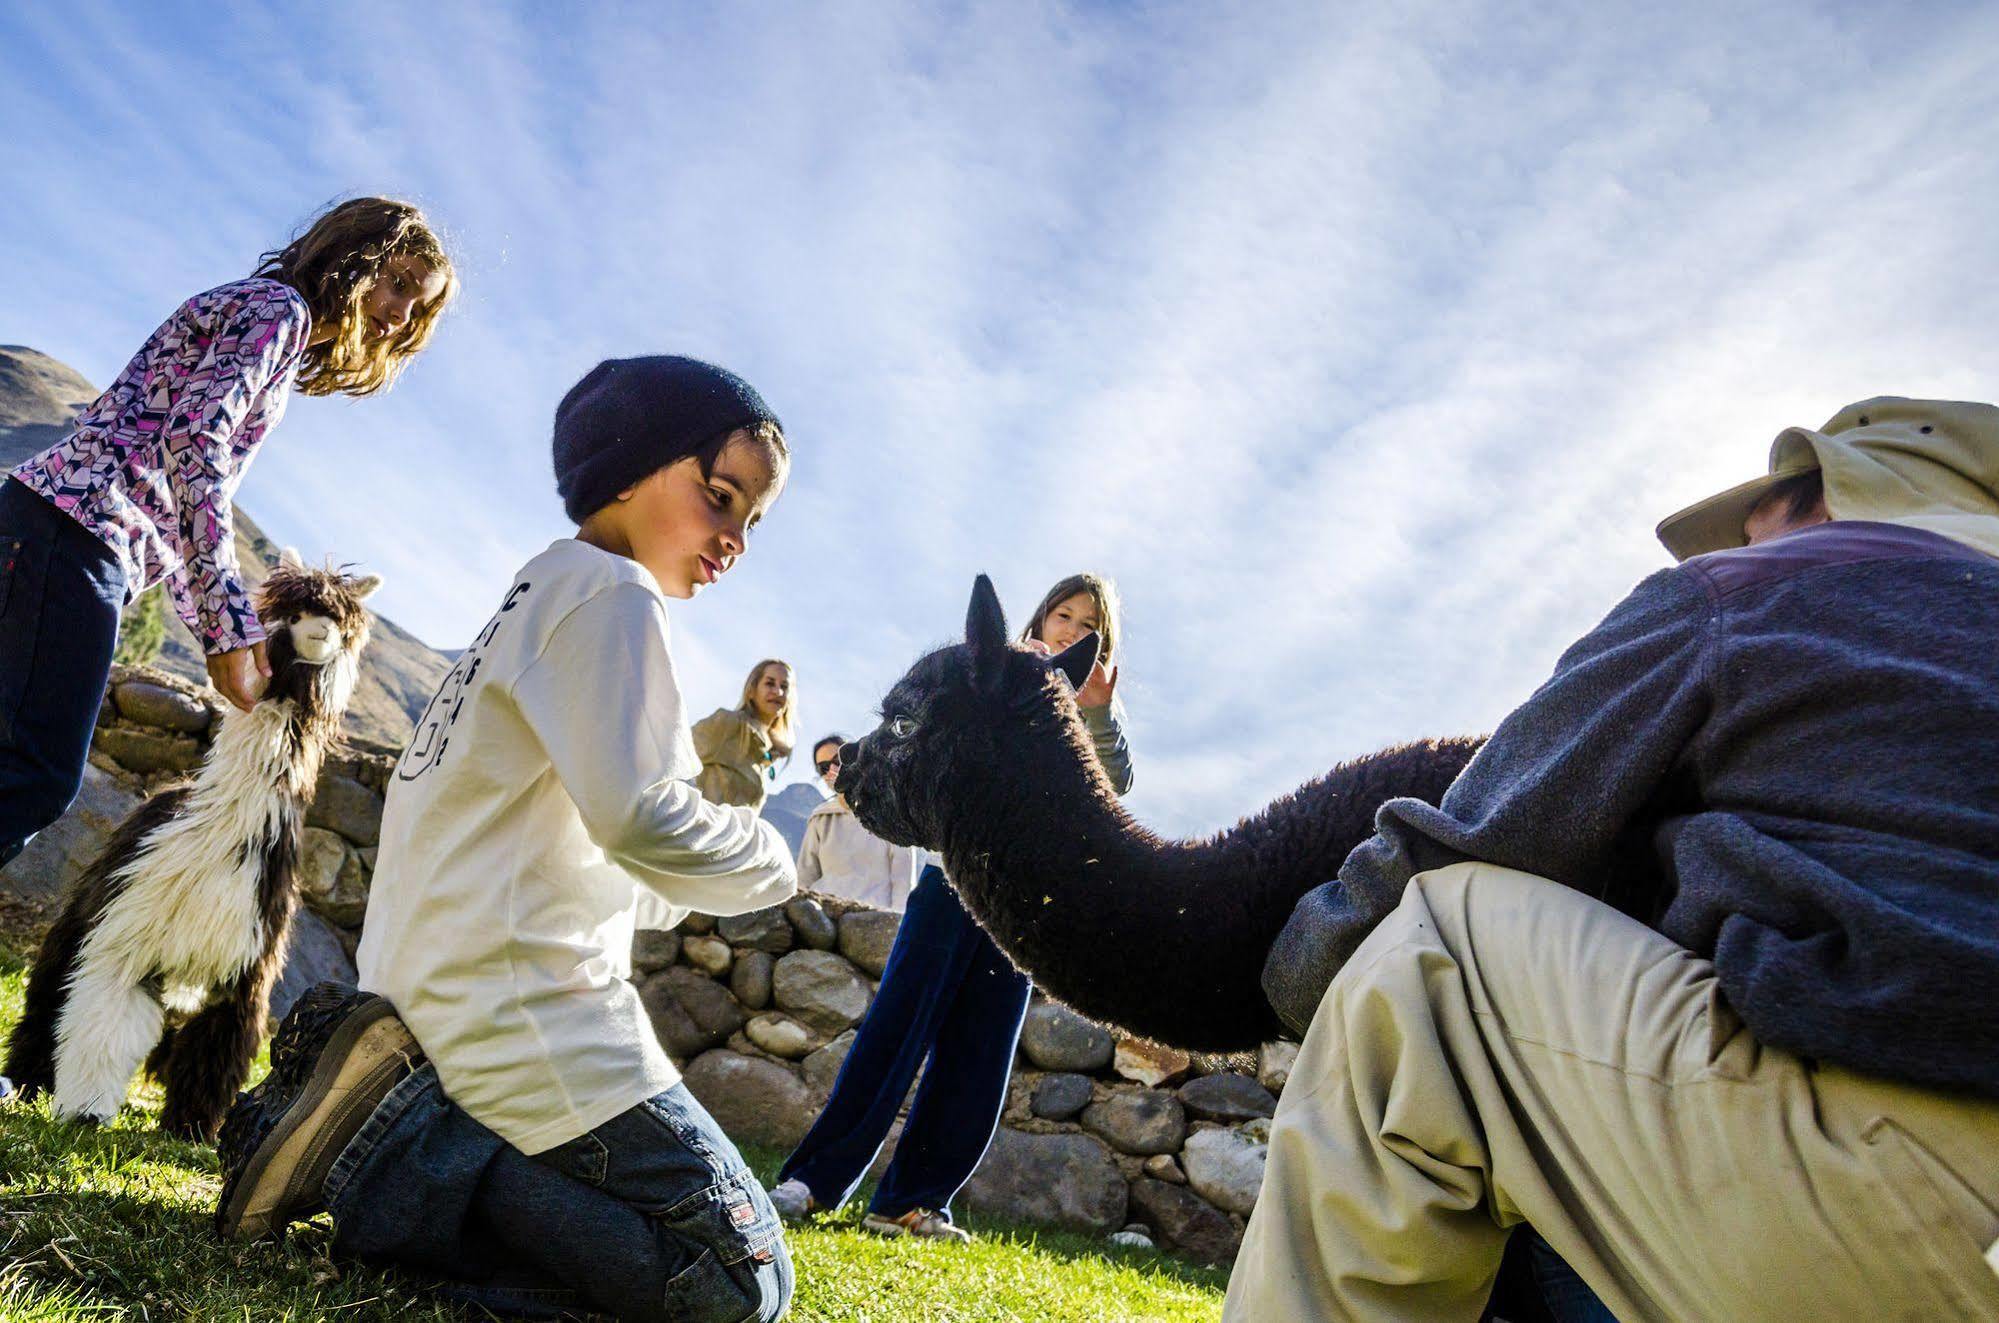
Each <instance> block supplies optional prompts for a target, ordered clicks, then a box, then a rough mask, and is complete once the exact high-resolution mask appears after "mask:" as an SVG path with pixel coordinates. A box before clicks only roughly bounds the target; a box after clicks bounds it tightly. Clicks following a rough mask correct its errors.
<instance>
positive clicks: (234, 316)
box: [14, 279, 312, 653]
mask: <svg viewBox="0 0 1999 1323" xmlns="http://www.w3.org/2000/svg"><path fill="white" fill-rule="evenodd" d="M311 330H312V312H311V309H310V308H308V307H307V305H306V301H305V298H304V296H303V295H301V294H300V293H299V292H298V291H297V290H295V289H293V288H292V287H291V286H289V285H285V284H281V283H280V282H278V281H275V280H257V279H251V280H236V281H231V282H230V283H229V284H227V285H220V286H217V287H216V288H215V289H211V290H209V291H207V292H206V293H203V294H197V295H195V296H194V297H193V298H191V299H189V300H188V301H187V302H186V303H183V304H181V306H180V307H179V308H177V309H176V310H175V311H174V314H173V316H171V317H169V318H167V320H166V322H165V324H163V325H162V326H161V327H160V329H158V330H157V331H154V332H153V334H152V337H151V338H150V339H148V340H147V341H146V343H145V345H144V346H143V347H141V348H140V350H139V352H138V353H137V354H135V355H133V357H132V361H131V362H130V363H127V364H126V365H125V370H124V371H123V372H121V373H119V374H118V379H117V380H116V381H114V382H112V383H111V386H110V388H109V389H108V390H106V391H105V392H104V393H103V394H102V395H100V396H98V397H97V400H96V402H95V403H93V404H92V405H91V406H90V407H89V408H87V409H85V410H84V411H83V412H82V413H81V414H79V415H78V416H77V420H76V424H75V426H74V427H72V428H71V429H70V434H69V435H68V436H67V437H65V438H63V440H62V441H60V442H58V443H57V444H56V445H54V446H51V447H50V448H49V449H47V450H45V451H43V452H42V453H41V454H39V455H37V456H35V457H34V458H33V459H31V460H28V461H27V462H26V463H24V464H22V465H21V466H20V467H19V468H17V469H15V470H14V477H15V478H17V479H19V480H20V481H21V482H23V483H26V484H27V486H28V487H29V488H30V489H32V490H33V491H34V492H35V493H37V494H38V495H40V496H41V497H42V498H43V499H44V500H47V501H48V502H50V503H51V504H53V505H54V506H56V508H57V509H60V510H62V511H63V512H64V513H65V514H67V515H69V516H70V517H71V518H73V519H75V520H76V521H77V522H78V523H80V524H82V525H83V526H84V527H85V528H87V529H89V530H90V531H91V532H92V533H94V534H96V535H97V537H98V538H99V539H100V540H102V541H103V543H104V544H105V545H106V546H107V547H109V548H110V549H111V550H112V552H113V553H114V554H115V555H116V556H117V557H118V559H119V562H120V564H122V565H123V566H124V569H125V593H126V600H127V601H130V600H131V599H132V598H133V597H136V596H138V595H139V593H140V592H142V591H144V590H145V589H146V588H148V587H150V586H151V585H152V584H154V583H156V582H158V581H159V580H161V579H165V580H166V581H167V592H168V594H169V595H170V596H171V597H172V599H173V604H174V610H175V611H176V612H178V613H179V615H180V618H181V619H182V620H185V621H186V622H187V625H188V628H189V629H191V630H193V631H194V634H195V637H196V638H198V639H200V640H201V641H202V646H203V647H204V648H205V649H206V650H207V651H208V652H210V653H218V652H228V651H231V650H232V649H236V648H245V647H248V646H250V644H252V643H255V642H257V641H258V640H260V639H262V638H263V637H264V629H263V626H262V625H261V624H260V623H259V622H258V620H257V612H256V608H255V607H254V606H252V605H251V601H250V594H249V592H248V590H247V589H246V588H245V586H244V583H243V577H242V574H241V572H240V571H239V570H238V568H237V564H236V534H235V528H234V522H235V521H234V516H233V514H232V512H231V510H230V505H229V503H230V500H231V498H232V497H233V496H234V495H235V492H236V487H237V484H238V483H240V482H242V480H243V474H244V472H245V471H246V470H247V469H248V468H249V467H250V460H251V458H252V457H253V456H254V455H255V453H256V449H257V444H258V443H259V442H260V441H262V440H263V439H264V434H265V433H266V432H268V431H270V430H271V428H273V427H275V426H277V423H278V420H279V419H280V418H282V417H283V416H284V412H285V401H286V400H287V399H288V398H289V397H290V395H291V386H292V378H293V376H294V375H295V374H296V373H297V371H298V365H299V356H300V355H301V354H302V353H304V351H305V342H306V337H307V336H308V335H309V334H310V332H311Z"/></svg>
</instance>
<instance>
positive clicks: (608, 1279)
mask: <svg viewBox="0 0 1999 1323" xmlns="http://www.w3.org/2000/svg"><path fill="white" fill-rule="evenodd" d="M326 1201H327V1206H328V1208H329V1209H331V1211H332V1213H333V1225H334V1247H335V1248H336V1249H338V1250H340V1251H342V1252H344V1253H348V1254H352V1255H354V1256H355V1257H358V1258H361V1259H364V1260H367V1261H370V1262H374V1263H383V1264H388V1265H393V1266H395V1267H398V1268H402V1269H405V1270H407V1271H411V1272H414V1273H417V1274H419V1275H422V1276H426V1277H429V1278H432V1279H435V1280H436V1281H437V1283H438V1285H439V1287H440V1289H441V1290H443V1291H444V1292H445V1293H446V1294H448V1295H451V1296H453V1297H455V1298H457V1299H460V1300H464V1301H467V1302H469V1303H472V1304H476V1305H480V1306H482V1307H484V1308H486V1309H489V1310H492V1311H493V1312H494V1313H497V1314H505V1315H513V1316H516V1317H525V1318H568V1317H576V1316H578V1315H586V1314H590V1313H593V1312H601V1313H605V1314H612V1315H615V1316H616V1317H618V1318H621V1319H637V1320H646V1319H658V1320H669V1319H670V1320H674V1323H771V1320H774V1319H776V1318H778V1317H780V1316H782V1315H783V1313H784V1312H785V1309H786V1308H787V1306H788V1305H789V1304H790V1301H791V1290H792V1274H791V1260H790V1258H789V1256H788V1255H787V1254H786V1252H785V1246H784V1234H783V1229H782V1227H781V1226H780V1225H779V1223H778V1218H777V1213H776V1211H775V1210H774V1209H772V1207H771V1206H770V1200H769V1199H768V1198H767V1197H766V1196H765V1194H764V1191H763V1187H762V1186H760V1185H759V1184H758V1183H757V1180H756V1178H755V1177H754V1176H752V1175H751V1174H750V1172H749V1169H748V1168H747V1167H745V1166H744V1165H743V1159H742V1157H741V1155H740V1154H738V1153H737V1151H736V1147H735V1145H734V1144H732V1143H730V1142H729V1139H728V1136H726V1135H724V1134H723V1133H722V1130H721V1127H720V1126H718V1125H716V1124H715V1121H714V1118H712V1117H710V1116H709V1115H708V1113H707V1111H706V1110H704V1109H703V1108H702V1106H701V1104H700V1103H698V1102H696V1101H695V1100H694V1096H693V1095H692V1094H690V1093H688V1092H687V1089H686V1087H685V1086H684V1085H679V1084H676V1085H674V1086H673V1087H672V1088H671V1089H668V1090H667V1091H666V1092H664V1093H662V1094H659V1095H658V1096H656V1097H653V1098H648V1099H647V1100H646V1101H644V1102H642V1103H640V1104H639V1105H638V1106H636V1107H634V1108H632V1109H630V1110H629V1111H626V1112H623V1113H621V1114H619V1115H618V1116H616V1117H613V1118H612V1119H611V1120H610V1121H608V1122H606V1123H605V1124H603V1125H601V1126H598V1127H597V1128H596V1129H595V1130H592V1131H590V1132H588V1133H587V1134H584V1135H582V1136H580V1137H579V1138H577V1139H574V1140H571V1141H570V1142H569V1143H567V1144H562V1145H559V1146H557V1147H556V1148H553V1149H550V1150H549V1151H547V1152H545V1153H538V1154H536V1155H534V1156H533V1157H528V1156H526V1155H524V1154H522V1153H521V1152H520V1151H519V1150H518V1149H515V1148H514V1147H513V1146H512V1145H510V1144H508V1143H507V1142H506V1141H505V1140H502V1139H501V1138H500V1137H499V1136H498V1135H496V1134H494V1133H493V1132H492V1131H490V1130H488V1129H487V1128H486V1127H485V1126H483V1125H481V1124H479V1122H477V1121H475V1120H473V1119H472V1118H471V1117H470V1116H468V1115H466V1113H465V1112H464V1111H463V1110H461V1109H460V1108H459V1107H458V1106H456V1105H455V1104H454V1103H452V1101H451V1100H450V1099H449V1098H447V1097H445V1096H444V1090H443V1089H442V1088H441V1087H439V1085H438V1083H437V1071H436V1068H435V1067H433V1066H431V1065H429V1064H428V1063H426V1064H425V1065H424V1066H423V1067H422V1068H420V1069H419V1070H417V1071H416V1072H415V1073H413V1074H412V1075H410V1076H409V1078H407V1079H405V1080H404V1081H403V1082H402V1083H401V1084H399V1085H397V1086H396V1087H395V1089H394V1090H392V1091H391V1092H390V1094H389V1096H388V1097H387V1098H385V1099H383V1100H382V1103H381V1105H380V1106H378V1107H377V1108H376V1109H375V1111H374V1114H373V1115H372V1116H370V1117H369V1118H368V1121H367V1124H366V1125H364V1126H363V1127H362V1129H361V1131H360V1132H359V1133H358V1134H356V1135H355V1137H354V1139H353V1140H352V1141H351V1142H349V1144H348V1145H347V1147H346V1148H345V1149H344V1150H342V1152H341V1154H340V1157H339V1159H338V1160H337V1161H336V1162H335V1163H334V1166H333V1170H332V1172H331V1173H330V1174H329V1176H328V1177H327V1181H326Z"/></svg>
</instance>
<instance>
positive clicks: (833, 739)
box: [812, 731, 847, 758]
mask: <svg viewBox="0 0 1999 1323" xmlns="http://www.w3.org/2000/svg"><path fill="white" fill-rule="evenodd" d="M846 743H847V737H846V736H845V735H842V734H840V733H839V732H838V731H835V732H833V733H832V734H831V735H821V736H820V737H819V738H818V739H816V740H814V741H812V756H813V757H815V758H816V757H818V756H819V749H820V747H821V746H822V745H827V744H838V745H842V746H844V745H845V744H846Z"/></svg>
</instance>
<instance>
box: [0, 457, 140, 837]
mask: <svg viewBox="0 0 1999 1323" xmlns="http://www.w3.org/2000/svg"><path fill="white" fill-rule="evenodd" d="M124 607H125V571H124V569H123V568H122V567H121V566H120V565H119V564H118V558H117V557H116V556H113V555H112V554H111V549H110V548H109V547H106V546H105V545H104V544H103V543H102V542H100V541H98V540H97V538H96V536H95V535H93V534H92V533H91V532H90V530H88V529H86V528H85V527H84V526H83V525H81V524H79V523H77V522H76V521H75V520H74V519H71V518H70V517H69V516H68V515H66V514H64V513H63V512H62V511H60V510H58V509H56V508H55V507H54V506H53V505H50V504H49V503H48V502H47V501H45V500H43V499H42V498H41V497H39V496H37V495H35V493H33V492H31V491H29V490H28V489H27V488H26V487H23V486H22V485H21V484H20V483H18V482H15V481H14V480H13V479H11V478H0V864H5V863H6V862H7V861H8V860H10V859H12V858H13V857H14V856H15V855H17V854H19V853H20V852H21V847H22V846H24V845H26V844H27V843H28V839H29V838H30V837H32V836H33V835H34V834H35V833H36V832H38V831H40V830H41V829H42V828H44V827H46V826H48V825H49V824H50V823H52V822H54V821H55V820H56V819H57V818H59V817H61V816H62V815H63V810H64V809H66V808H68V807H69V804H70V801H71V800H73V799H75V798H76V792H77V789H78V788H79V787H80V786H81V785H82V784H83V763H84V759H85V758H86V757H88V756H89V753H90V734H91V731H92V730H94V729H95V728H96V726H97V709H98V707H99V706H100V705H101V704H102V703H103V702H104V681H105V679H106V677H108V676H109V675H110V674H111V654H112V653H113V651H115V650H116V648H117V646H118V616H119V613H120V612H121V611H122V610H124Z"/></svg>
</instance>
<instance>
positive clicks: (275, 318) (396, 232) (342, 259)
mask: <svg viewBox="0 0 1999 1323" xmlns="http://www.w3.org/2000/svg"><path fill="white" fill-rule="evenodd" d="M457 283H458V282H457V277H456V275H455V274H454V273H453V271H452V266H451V261H450V259H449V258H448V257H446V256H445V253H444V249H443V246H442V245H441V244H440V243H439V241H438V238H437V235H436V233H435V232H434V231H433V230H432V229H431V227H430V225H429V223H428V222H427V221H425V219H424V216H423V213H422V212H421V211H419V210H417V209H416V208H415V207H413V206H411V205H410V204H409V203H407V202H397V201H393V200H391V199H389V198H375V197H369V198H356V199H354V200H353V201H350V202H343V203H340V204H339V205H337V206H335V207H333V208H331V209H330V210H328V211H327V212H325V213H324V214H323V215H321V216H319V217H318V218H317V219H316V220H314V221H313V222H312V224H311V225H309V226H308V227H307V228H306V230H305V232H304V233H303V234H301V235H300V236H299V237H298V238H296V239H294V240H293V241H292V242H291V243H289V244H287V245H286V246H285V247H283V248H279V249H275V250H273V251H271V252H268V253H265V254H264V255H263V257H262V259H261V260H260V261H259V263H258V266H257V269H256V271H255V272H254V273H253V274H252V275H251V276H249V277H248V278H247V279H243V280H234V281H231V282H229V283H228V284H226V285H219V286H217V287H216V288H214V289H211V290H206V291H204V292H202V293H200V294H196V295H195V296H194V297H193V298H191V299H189V300H187V301H186V302H185V303H183V304H181V305H180V306H179V307H178V308H176V309H175V310H174V312H173V315H172V316H170V317H169V318H167V320H166V321H165V322H164V323H163V324H162V325H161V326H160V327H159V329H158V330H156V331H154V332H153V334H152V335H151V337H149V338H148V339H147V341H146V343H145V344H144V345H142V346H140V348H139V352H138V353H137V354H135V355H133V357H132V360H131V362H129V363H127V364H126V365H125V368H124V370H123V371H122V372H120V373H119V374H118V377H117V379H116V380H115V381H113V382H112V383H111V385H110V387H109V388H108V389H106V390H105V392H104V393H103V394H102V395H100V396H98V397H97V399H96V401H95V402H94V403H92V404H91V405H90V406H89V407H88V408H86V409H85V410H84V411H83V412H82V413H81V414H79V415H78V417H77V419H76V422H75V424H74V425H73V426H72V427H71V428H70V431H69V434H68V435H67V436H65V437H64V438H63V439H62V440H61V441H59V442H58V443H56V444H55V445H54V446H51V447H50V448H49V449H48V450H45V451H43V452H42V453H41V454H39V455H36V456H35V457H34V458H32V459H30V460H28V461H27V462H25V463H23V464H22V465H20V467H18V468H16V469H15V470H14V472H13V474H12V475H11V478H4V479H0V864H4V863H6V861H7V860H9V859H11V858H13V857H14V856H15V855H16V854H18V853H19V852H20V850H21V847H22V846H23V845H24V844H26V843H27V841H28V838H29V837H31V836H33V835H34V834H35V833H36V832H38V831H40V830H41V829H42V828H44V827H46V826H48V825H49V824H50V823H52V822H54V821H55V820H56V819H57V818H59V817H61V816H62V813H63V810H64V809H66V808H68V807H69V803H70V800H72V799H73V798H75V796H76V792H77V789H78V787H79V786H80V785H81V784H82V777H83V764H84V758H85V755H86V754H87V753H88V752H89V750H90V733H91V730H92V727H93V726H94V724H95V722H96V716H97V710H98V706H99V704H100V703H101V702H102V700H103V697H104V682H105V680H106V678H107V677H108V676H109V675H110V671H111V656H112V651H113V648H114V647H115V645H116V643H117V639H118V620H119V615H120V613H121V612H122V610H123V609H124V607H125V605H126V603H128V602H130V601H131V600H132V599H133V598H134V597H137V596H138V595H139V593H141V592H142V591H144V590H145V589H146V588H147V587H149V586H150V585H152V584H153V583H156V582H158V581H160V580H162V579H164V580H165V581H166V584H167V592H168V594H169V596H170V597H171V598H172V601H173V605H174V610H175V611H176V612H178V613H179V615H180V617H181V619H183V620H185V621H186V622H187V625H188V628H189V629H190V630H192V631H193V632H194V636H195V638H196V639H198V640H200V642H201V645H202V648H203V649H204V650H205V651H206V653H207V654H208V674H209V678H210V679H211V680H212V681H213V682H214V685H215V687H216V689H218V690H219V691H221V693H222V695H223V697H225V698H227V699H228V700H229V701H230V702H232V703H234V704H235V705H236V706H237V707H239V708H243V709H246V710H247V709H248V708H249V707H250V706H251V705H252V704H254V703H255V702H256V701H257V698H258V696H259V695H260V694H261V693H262V691H263V686H264V679H265V677H266V676H268V675H269V674H270V667H269V665H268V663H267V662H266V661H265V658H264V630H263V627H262V625H260V624H259V623H258V620H257V612H256V608H255V607H254V606H253V605H252V603H251V599H250V593H249V590H248V588H247V587H246V586H245V584H244V582H243V576H242V573H241V571H240V570H239V569H238V567H237V564H236V546H235V528H234V516H233V513H232V511H231V509H230V502H231V500H232V498H233V497H234V495H235V492H236V488H237V485H238V484H239V483H241V482H242V480H243V474H244V472H245V471H246V470H247V469H248V468H249V466H250V461H251V459H252V458H254V457H255V455H256V452H257V448H258V446H259V445H260V444H261V443H262V442H263V440H264V437H265V436H266V435H267V434H268V433H269V432H270V430H271V429H272V428H273V427H275V426H277V423H278V420H279V419H280V418H281V417H283V415H284V411H285V403H286V401H287V399H288V398H289V397H290V395H291V391H292V388H293V387H294V386H296V387H297V388H298V389H299V390H300V391H301V392H303V393H304V394H307V395H331V394H335V393H339V394H344V395H373V394H375V393H377V392H379V391H381V390H383V389H385V388H387V386H388V385H389V383H390V382H392V381H394V380H395V378H396V376H397V374H398V373H400V372H401V371H402V369H403V368H404V367H405V366H406V365H407V364H408V363H409V360H410V359H411V358H413V357H415V356H416V354H417V353H418V352H420V351H421V350H422V349H423V347H424V346H425V345H426V344H428V343H429V342H430V337H431V333H432V331H433V330H434V329H435V328H436V325H437V319H438V315H439V314H440V313H441V312H442V311H443V309H444V306H445V305H446V304H447V303H449V302H450V300H451V297H452V295H453V293H454V292H455V290H456V289H457Z"/></svg>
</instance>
